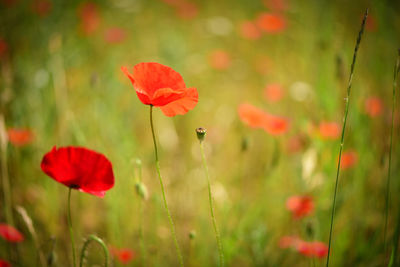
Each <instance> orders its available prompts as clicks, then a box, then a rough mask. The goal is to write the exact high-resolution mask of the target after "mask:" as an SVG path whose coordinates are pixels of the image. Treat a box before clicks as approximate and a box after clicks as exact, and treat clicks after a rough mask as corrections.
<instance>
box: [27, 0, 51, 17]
mask: <svg viewBox="0 0 400 267" xmlns="http://www.w3.org/2000/svg"><path fill="white" fill-rule="evenodd" d="M51 7H52V4H51V2H50V1H48V0H35V1H34V2H33V4H32V11H33V12H34V13H36V14H38V15H39V16H40V17H45V16H47V15H48V14H49V13H50V10H51Z"/></svg>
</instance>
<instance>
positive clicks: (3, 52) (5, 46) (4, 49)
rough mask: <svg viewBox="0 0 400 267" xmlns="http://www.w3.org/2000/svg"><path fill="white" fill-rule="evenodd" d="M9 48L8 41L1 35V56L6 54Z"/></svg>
mask: <svg viewBox="0 0 400 267" xmlns="http://www.w3.org/2000/svg"><path fill="white" fill-rule="evenodd" d="M7 49H8V45H7V43H6V41H4V40H3V39H2V38H1V37H0V58H2V57H3V55H5V54H6V52H7Z"/></svg>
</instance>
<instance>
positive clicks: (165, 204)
mask: <svg viewBox="0 0 400 267" xmlns="http://www.w3.org/2000/svg"><path fill="white" fill-rule="evenodd" d="M150 126H151V133H152V135H153V143H154V154H155V158H156V169H157V174H158V180H159V181H160V185H161V192H162V196H163V200H164V207H165V210H166V212H167V215H168V220H169V224H170V228H171V233H172V237H173V239H174V244H175V248H176V253H177V254H178V258H179V264H180V266H184V264H183V257H182V253H181V249H180V248H179V243H178V239H177V237H176V231H175V224H174V221H173V220H172V216H171V212H170V211H169V208H168V203H167V198H166V197H165V189H164V184H163V181H162V177H161V172H160V162H159V160H158V149H157V141H156V135H155V134H154V125H153V105H150Z"/></svg>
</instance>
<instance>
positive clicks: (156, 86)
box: [122, 63, 199, 117]
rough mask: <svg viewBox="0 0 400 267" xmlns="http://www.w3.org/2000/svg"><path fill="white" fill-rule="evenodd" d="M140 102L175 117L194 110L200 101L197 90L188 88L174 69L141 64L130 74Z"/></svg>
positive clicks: (127, 74)
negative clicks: (158, 108)
mask: <svg viewBox="0 0 400 267" xmlns="http://www.w3.org/2000/svg"><path fill="white" fill-rule="evenodd" d="M122 71H123V72H124V73H125V75H126V76H128V78H129V79H130V80H131V82H132V84H133V87H134V88H135V90H136V94H137V96H138V97H139V100H140V101H141V102H142V103H143V104H145V105H152V106H155V107H160V109H161V111H162V112H163V113H164V115H166V116H168V117H173V116H175V115H183V114H185V113H187V112H188V111H189V110H192V109H193V108H194V107H195V106H196V104H197V101H198V97H199V96H198V93H197V90H196V88H186V85H185V82H184V81H183V78H182V76H181V75H180V74H179V73H178V72H176V71H174V70H173V69H172V68H170V67H167V66H164V65H162V64H159V63H139V64H137V65H135V66H134V67H133V72H132V73H129V72H128V69H127V68H126V67H122Z"/></svg>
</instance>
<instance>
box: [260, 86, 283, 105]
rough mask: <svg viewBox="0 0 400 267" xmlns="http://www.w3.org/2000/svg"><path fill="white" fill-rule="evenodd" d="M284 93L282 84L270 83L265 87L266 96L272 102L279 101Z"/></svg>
mask: <svg viewBox="0 0 400 267" xmlns="http://www.w3.org/2000/svg"><path fill="white" fill-rule="evenodd" d="M284 94H285V93H284V91H283V88H282V86H281V85H280V84H277V83H271V84H268V85H267V86H266V87H265V89H264V97H265V99H267V100H268V101H270V102H278V101H279V100H281V99H282V97H283V96H284Z"/></svg>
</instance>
